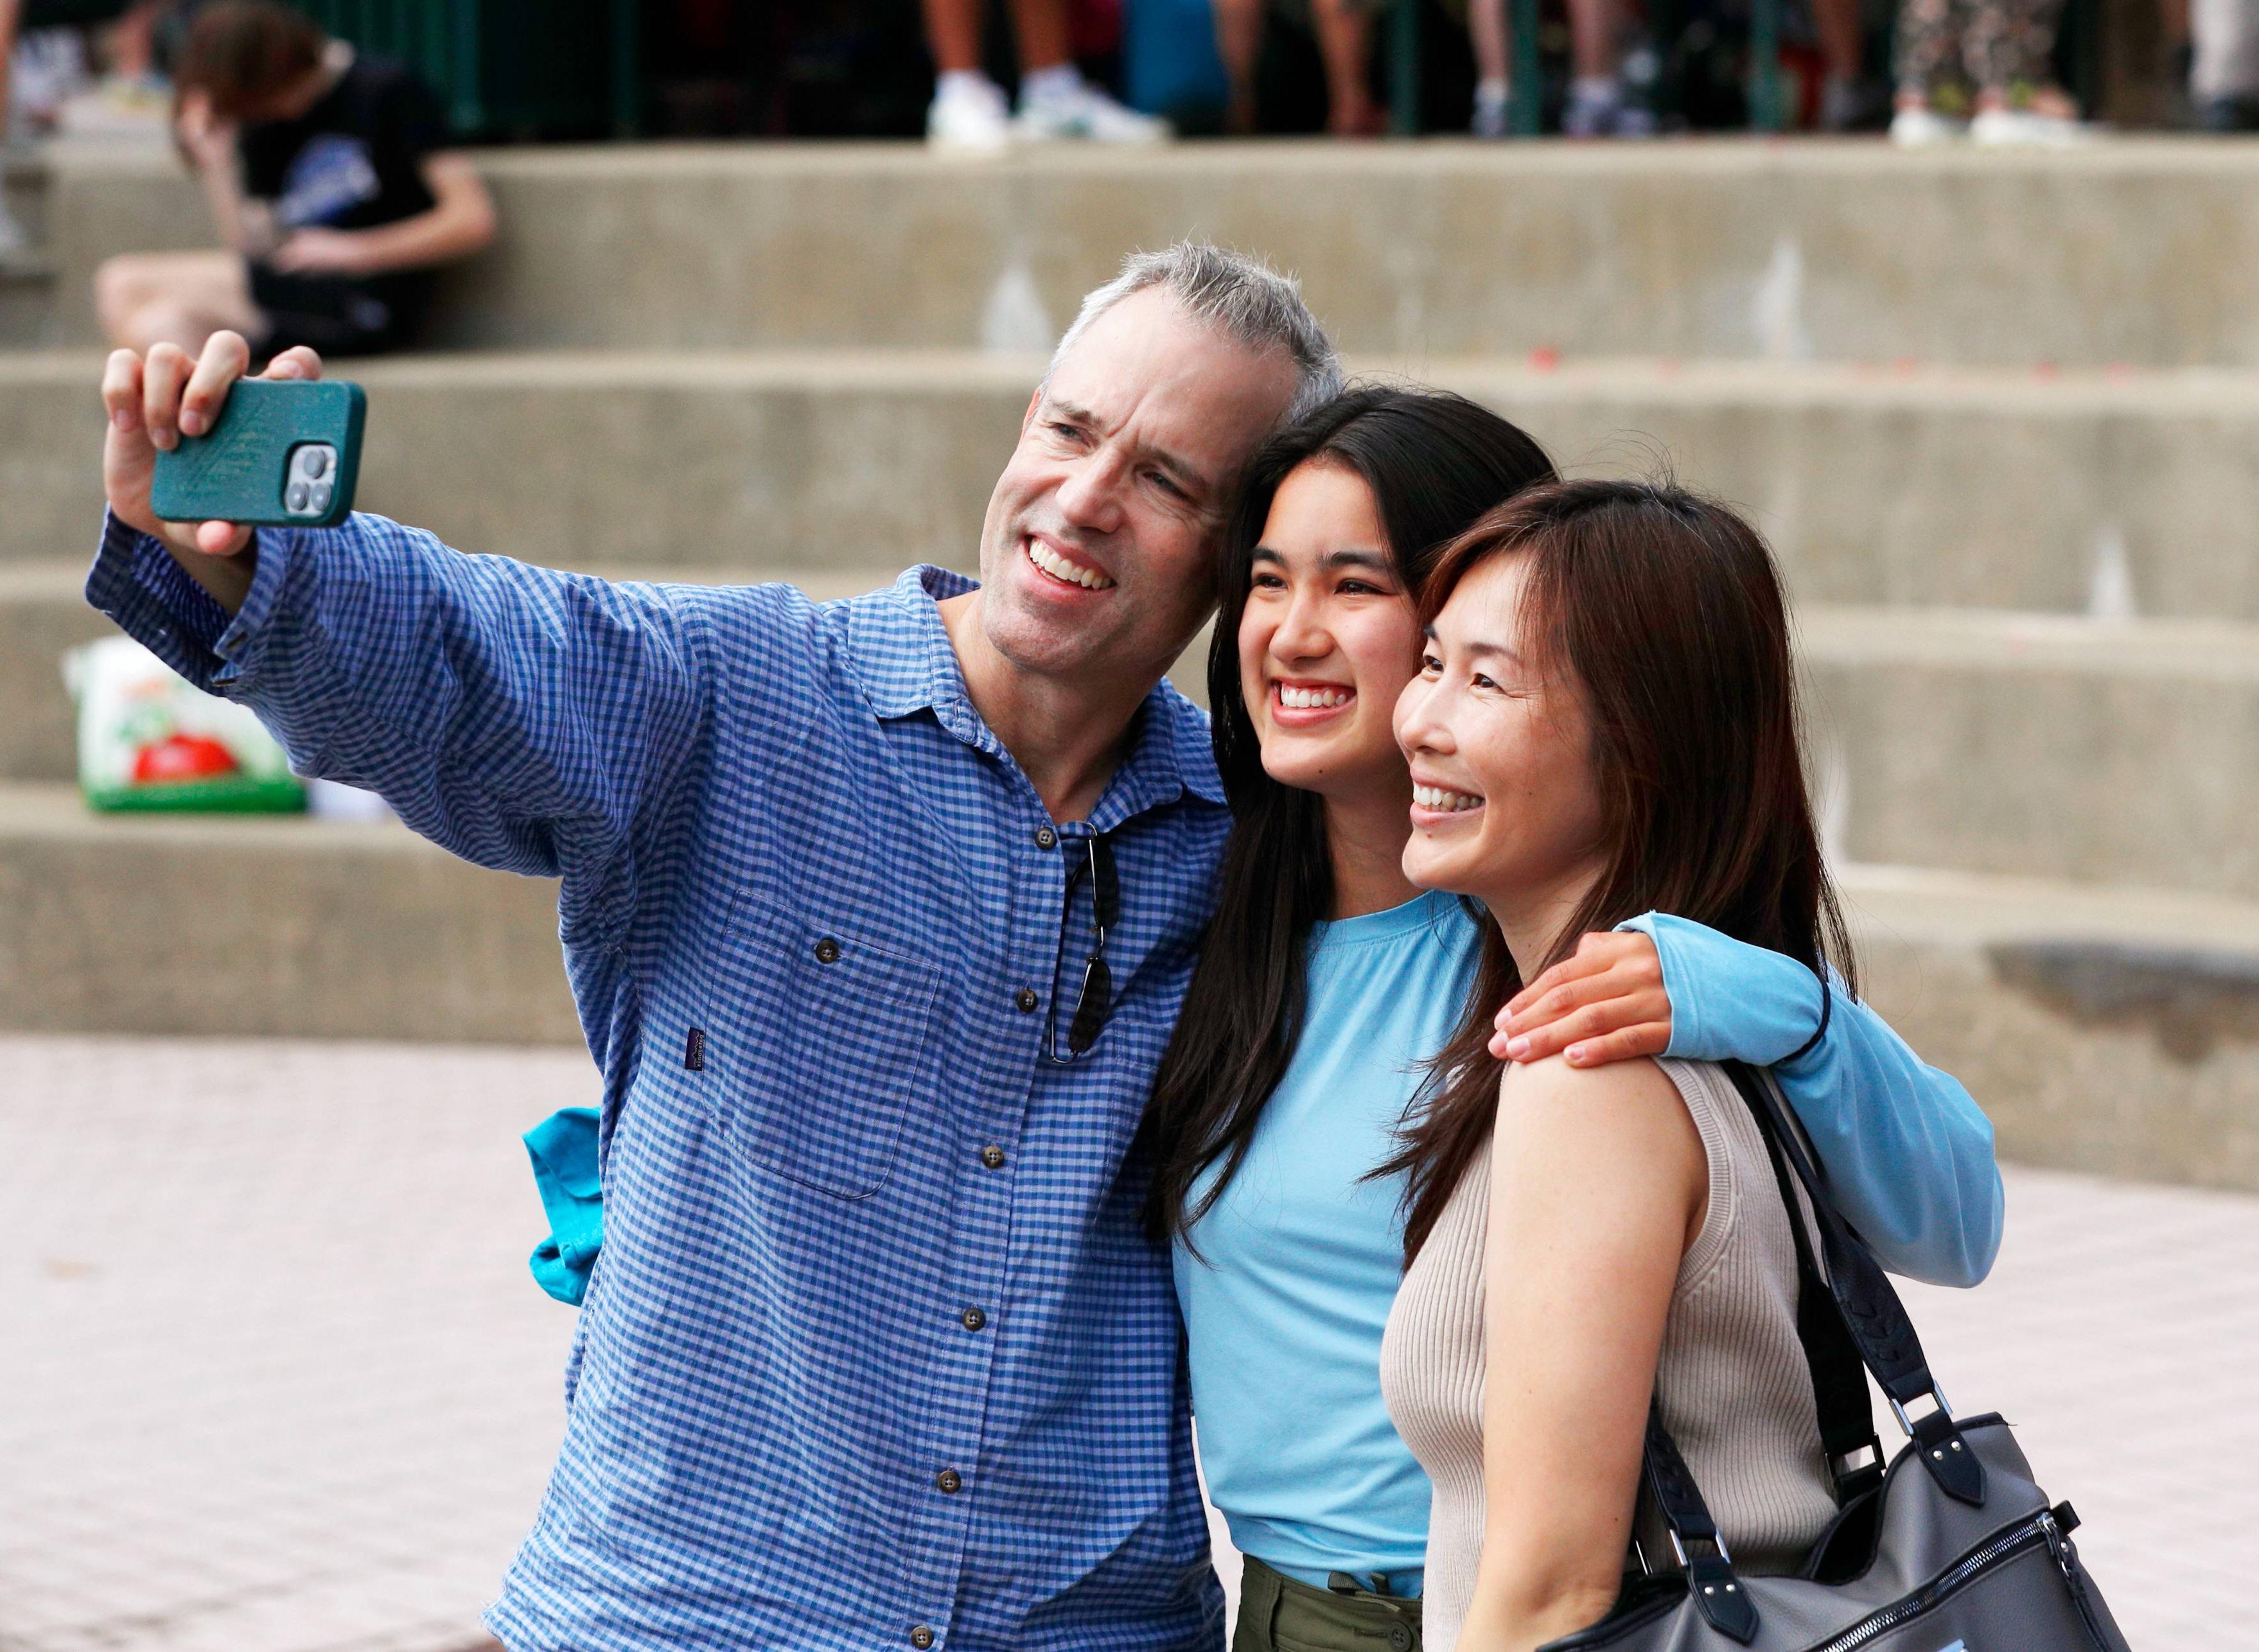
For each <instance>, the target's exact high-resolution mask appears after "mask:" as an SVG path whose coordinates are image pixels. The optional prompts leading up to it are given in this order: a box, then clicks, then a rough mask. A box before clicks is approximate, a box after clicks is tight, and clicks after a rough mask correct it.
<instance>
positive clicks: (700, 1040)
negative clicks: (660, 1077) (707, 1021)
mask: <svg viewBox="0 0 2259 1652" xmlns="http://www.w3.org/2000/svg"><path fill="white" fill-rule="evenodd" d="M682 1065H684V1066H686V1067H688V1068H689V1069H690V1071H691V1072H702V1071H703V1070H704V1069H705V1066H706V1035H705V1033H704V1032H703V1031H702V1029H699V1028H696V1027H693V1028H692V1029H690V1036H689V1037H688V1038H687V1039H685V1040H684V1041H683V1044H682Z"/></svg>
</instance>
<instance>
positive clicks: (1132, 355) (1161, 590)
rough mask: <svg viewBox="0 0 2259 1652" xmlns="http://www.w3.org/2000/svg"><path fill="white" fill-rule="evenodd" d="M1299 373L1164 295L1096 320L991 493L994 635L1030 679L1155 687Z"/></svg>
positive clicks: (984, 612)
mask: <svg viewBox="0 0 2259 1652" xmlns="http://www.w3.org/2000/svg"><path fill="white" fill-rule="evenodd" d="M1294 381H1295V374H1294V367H1293V363H1292V361H1291V360H1288V359H1287V358H1286V356H1285V355H1284V354H1283V353H1268V354H1265V353H1258V352H1255V351H1252V350H1250V349H1248V348H1247V347H1246V346H1245V345H1241V344H1239V343H1237V342H1236V341H1235V340H1233V339H1231V338H1228V337H1226V336H1224V335H1223V334H1222V333H1220V332H1218V331H1215V329H1214V328H1211V327H1209V326H1208V325H1207V324H1204V323H1202V322H1201V321H1199V320H1197V319H1195V318H1194V317H1191V316H1189V315H1187V313H1186V312H1185V311H1184V310H1183V309H1182V307H1181V306H1179V303H1177V301H1176V299H1175V298H1174V297H1172V296H1171V295H1170V294H1169V293H1168V292H1167V291H1166V290H1165V289H1164V288H1145V289H1144V290H1143V291H1141V292H1137V293H1133V294H1131V295H1130V296H1129V297H1127V298H1124V299H1122V301H1121V302H1120V303H1117V304H1115V306H1114V307H1113V308H1112V309H1110V310H1107V311H1106V312H1105V313H1104V314H1103V315H1101V316H1100V317H1098V318H1097V319H1096V320H1094V322H1092V323H1091V324H1090V326H1089V327H1088V328H1087V330H1086V331H1084V332H1083V333H1082V335H1081V336H1080V338H1077V339H1076V340H1075V342H1074V345H1073V346H1072V348H1071V349H1069V350H1068V351H1067V352H1066V353H1065V355H1064V356H1062V357H1061V358H1060V359H1059V360H1058V362H1057V363H1056V364H1054V366H1053V368H1052V371H1051V377H1050V379H1049V380H1048V381H1046V382H1045V384H1044V387H1043V388H1041V389H1040V390H1038V391H1037V393H1036V397H1035V400H1034V401H1033V402H1031V403H1030V406H1029V409H1028V417H1027V419H1026V422H1025V423H1024V424H1023V426H1022V428H1021V431H1020V445H1019V446H1018V447H1017V448H1016V449H1015V451H1014V452H1013V454H1012V460H1011V463H1010V464H1009V465H1008V466H1005V469H1004V474H1003V475H1002V476H1001V477H1000V478H999V479H998V480H997V483H996V489H995V492H994V494H993V495H990V497H989V501H988V514H987V521H986V522H985V523H983V524H982V528H981V542H980V576H981V581H982V588H981V600H980V621H981V630H982V631H983V633H984V634H985V636H986V637H987V641H988V643H989V644H991V645H992V646H993V647H994V649H995V651H996V652H998V653H1000V654H1001V655H1002V656H1004V658H1005V659H1008V661H1010V662H1011V664H1012V665H1013V666H1016V667H1018V668H1019V669H1020V670H1022V671H1024V672H1029V673H1036V674H1038V675H1042V676H1045V677H1051V678H1057V679H1068V680H1083V681H1087V682H1090V683H1094V684H1098V685H1103V684H1106V683H1108V682H1110V681H1118V680H1137V681H1146V686H1147V687H1150V686H1151V684H1150V681H1148V680H1158V678H1159V676H1160V674H1161V673H1163V672H1164V671H1165V670H1167V669H1168V666H1169V665H1170V663H1171V662H1172V660H1174V659H1176V657H1177V656H1178V654H1179V653H1180V652H1183V650H1184V646H1185V644H1187V642H1189V641H1191V639H1192V636H1193V633H1194V631H1196V630H1199V629H1200V625H1201V621H1202V620H1203V619H1205V618H1206V617H1207V616H1208V610H1209V609H1211V608H1212V607H1214V605H1215V575H1216V555H1217V551H1218V548H1219V545H1220V541H1221V539H1222V530H1223V525H1224V522H1225V519H1226V517H1227V516H1228V514H1229V507H1230V502H1231V495H1232V491H1233V489H1234V488H1235V487H1236V484H1237V481H1238V477H1239V473H1240V471H1241V469H1242V468H1243V467H1244V466H1245V464H1246V462H1247V459H1248V457H1249V456H1250V455H1251V453H1252V452H1254V450H1255V447H1256V445H1257V444H1258V442H1259V441H1261V439H1262V438H1263V437H1264V436H1265V434H1267V433H1268V432H1269V431H1271V430H1272V427H1273V426H1275V425H1276V424H1278V422H1279V418H1280V417H1281V416H1282V415H1283V414H1284V413H1285V411H1286V405H1287V403H1288V402H1289V401H1291V400H1292V398H1293V393H1294ZM1141 692H1142V690H1141Z"/></svg>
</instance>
